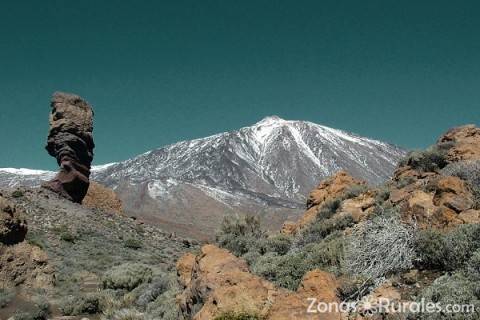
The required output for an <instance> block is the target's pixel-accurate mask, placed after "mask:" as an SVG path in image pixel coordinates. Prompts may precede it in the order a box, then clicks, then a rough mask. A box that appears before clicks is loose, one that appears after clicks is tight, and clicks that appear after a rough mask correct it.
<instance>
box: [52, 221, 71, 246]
mask: <svg viewBox="0 0 480 320" xmlns="http://www.w3.org/2000/svg"><path fill="white" fill-rule="evenodd" d="M52 231H53V232H54V233H55V234H56V235H58V236H59V237H60V239H61V240H63V241H66V242H71V243H73V242H75V240H76V238H77V237H76V235H75V234H74V233H73V232H72V231H71V230H70V229H69V228H68V226H66V225H60V226H56V227H54V228H53V229H52Z"/></svg>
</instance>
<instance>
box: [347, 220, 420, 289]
mask: <svg viewBox="0 0 480 320" xmlns="http://www.w3.org/2000/svg"><path fill="white" fill-rule="evenodd" d="M414 238H415V227H413V226H409V225H405V224H403V223H401V222H400V219H399V218H398V216H397V215H396V214H395V213H393V214H392V213H390V214H385V213H384V214H383V215H380V216H377V217H375V218H373V219H372V220H369V221H367V222H365V223H364V224H359V225H357V226H356V227H355V228H354V230H353V233H352V235H351V237H350V239H349V241H347V246H346V248H345V261H344V263H345V268H346V270H347V271H348V272H349V273H351V274H352V275H355V276H362V277H365V278H366V279H369V280H373V281H374V282H376V281H377V280H379V279H381V278H382V277H384V276H386V275H388V274H391V273H394V272H400V271H404V270H408V269H411V268H412V266H413V265H412V261H413V259H414V257H415V248H414Z"/></svg>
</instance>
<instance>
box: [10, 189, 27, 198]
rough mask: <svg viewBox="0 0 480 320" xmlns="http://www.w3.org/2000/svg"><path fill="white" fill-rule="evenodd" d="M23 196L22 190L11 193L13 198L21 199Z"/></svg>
mask: <svg viewBox="0 0 480 320" xmlns="http://www.w3.org/2000/svg"><path fill="white" fill-rule="evenodd" d="M24 195H25V194H24V192H23V191H22V190H15V191H13V192H12V197H14V198H21V197H23V196H24Z"/></svg>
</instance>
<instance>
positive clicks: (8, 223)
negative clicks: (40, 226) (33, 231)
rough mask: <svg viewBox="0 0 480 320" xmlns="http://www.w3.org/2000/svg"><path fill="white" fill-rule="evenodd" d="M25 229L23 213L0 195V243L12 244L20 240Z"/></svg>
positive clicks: (24, 233) (25, 231)
mask: <svg viewBox="0 0 480 320" xmlns="http://www.w3.org/2000/svg"><path fill="white" fill-rule="evenodd" d="M27 230H28V228H27V221H26V220H25V215H24V213H23V212H22V211H21V210H20V209H18V208H17V207H16V206H15V205H14V204H13V203H11V202H10V201H8V200H7V199H5V198H3V197H2V196H0V243H3V244H6V245H12V244H16V243H19V242H22V241H23V240H24V239H25V235H26V234H27Z"/></svg>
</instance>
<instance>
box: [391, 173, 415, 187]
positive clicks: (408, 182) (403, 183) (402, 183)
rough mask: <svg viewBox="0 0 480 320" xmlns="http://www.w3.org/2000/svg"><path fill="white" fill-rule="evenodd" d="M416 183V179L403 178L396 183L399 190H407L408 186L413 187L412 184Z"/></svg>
mask: <svg viewBox="0 0 480 320" xmlns="http://www.w3.org/2000/svg"><path fill="white" fill-rule="evenodd" d="M415 181H416V179H415V178H414V177H410V176H408V177H401V178H400V179H398V181H397V182H396V185H397V188H399V189H402V188H405V187H406V186H408V185H411V184H412V183H414V182H415Z"/></svg>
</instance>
